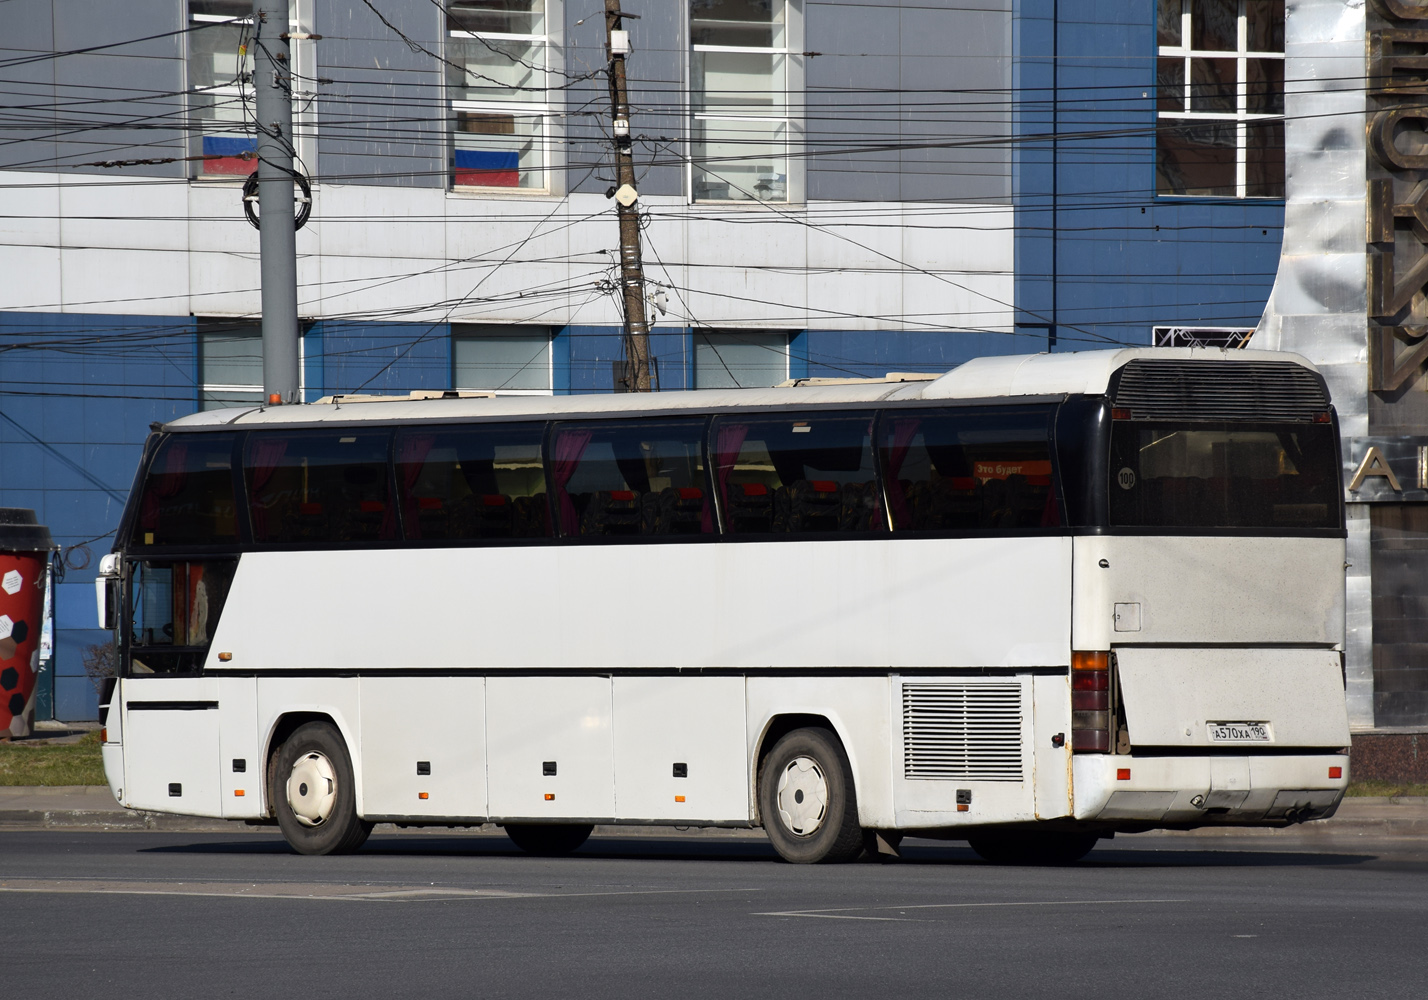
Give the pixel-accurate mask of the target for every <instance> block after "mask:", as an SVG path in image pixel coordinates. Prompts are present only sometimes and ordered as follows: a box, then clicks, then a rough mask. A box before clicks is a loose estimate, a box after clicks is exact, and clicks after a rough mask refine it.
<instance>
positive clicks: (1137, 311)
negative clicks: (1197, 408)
mask: <svg viewBox="0 0 1428 1000" xmlns="http://www.w3.org/2000/svg"><path fill="white" fill-rule="evenodd" d="M1058 15H1059V20H1058ZM1155 16H1156V4H1155V2H1154V0H1112V2H1106V3H1096V4H1082V3H1074V2H1072V0H1019V3H1018V7H1017V10H1016V13H1015V21H1016V39H1017V62H1016V78H1015V94H1016V100H1017V108H1018V120H1017V123H1016V134H1017V142H1016V146H1015V148H1016V160H1015V170H1014V174H1015V179H1016V180H1015V184H1016V197H1015V203H1016V228H1017V241H1016V285H1017V292H1016V304H1017V325H1018V327H1019V328H1021V329H1023V330H1025V331H1027V332H1032V331H1040V332H1041V334H1042V342H1043V344H1045V343H1048V341H1050V342H1052V343H1053V344H1054V348H1055V349H1057V350H1086V349H1090V348H1095V347H1103V346H1106V345H1108V344H1138V345H1144V344H1149V343H1150V342H1151V328H1152V327H1153V326H1158V325H1180V324H1183V325H1187V326H1242V327H1244V328H1246V329H1249V328H1252V327H1254V326H1255V325H1256V323H1258V321H1259V317H1260V314H1261V313H1262V312H1263V310H1264V304H1265V300H1266V299H1267V298H1268V296H1269V291H1270V287H1271V286H1272V284H1273V281H1274V274H1275V268H1276V265H1277V263H1278V259H1279V249H1280V239H1281V234H1282V230H1283V225H1284V204H1283V202H1282V201H1277V200H1269V199H1220V198H1175V197H1161V196H1157V195H1156V193H1155V192H1156V177H1155V124H1156V117H1155V86H1156V48H1157V46H1156V28H1155ZM1053 139H1054V142H1053ZM1053 156H1054V157H1055V160H1056V162H1055V166H1054V167H1053ZM1053 331H1054V338H1053V337H1052V336H1051V334H1052V333H1053Z"/></svg>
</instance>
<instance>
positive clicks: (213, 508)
mask: <svg viewBox="0 0 1428 1000" xmlns="http://www.w3.org/2000/svg"><path fill="white" fill-rule="evenodd" d="M235 437H236V435H234V434H171V435H169V437H167V438H165V439H164V440H163V441H162V442H161V443H160V444H159V447H158V449H157V450H156V451H155V452H154V457H153V460H152V461H151V462H150V463H149V472H148V475H147V476H146V477H145V478H144V487H143V494H142V496H141V497H140V498H139V517H138V523H137V524H136V525H135V527H134V544H136V545H211V544H215V543H223V542H236V541H237V540H238V524H237V517H236V516H235V515H236V511H237V508H236V505H235V504H234V500H233V470H232V465H233V458H232V456H233V440H234V438H235Z"/></svg>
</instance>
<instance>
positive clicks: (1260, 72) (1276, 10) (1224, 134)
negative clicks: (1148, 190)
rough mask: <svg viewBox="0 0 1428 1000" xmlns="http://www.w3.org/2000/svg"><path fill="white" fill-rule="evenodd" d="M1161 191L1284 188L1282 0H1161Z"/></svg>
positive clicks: (1243, 193)
mask: <svg viewBox="0 0 1428 1000" xmlns="http://www.w3.org/2000/svg"><path fill="white" fill-rule="evenodd" d="M1157 34H1158V38H1159V45H1160V49H1159V54H1160V58H1159V60H1158V64H1157V70H1156V74H1157V90H1156V97H1157V109H1158V116H1157V117H1158V121H1157V123H1156V125H1157V128H1156V192H1157V193H1158V194H1164V195H1203V196H1211V197H1218V198H1282V197H1284V0H1160V6H1159V17H1158V26H1157Z"/></svg>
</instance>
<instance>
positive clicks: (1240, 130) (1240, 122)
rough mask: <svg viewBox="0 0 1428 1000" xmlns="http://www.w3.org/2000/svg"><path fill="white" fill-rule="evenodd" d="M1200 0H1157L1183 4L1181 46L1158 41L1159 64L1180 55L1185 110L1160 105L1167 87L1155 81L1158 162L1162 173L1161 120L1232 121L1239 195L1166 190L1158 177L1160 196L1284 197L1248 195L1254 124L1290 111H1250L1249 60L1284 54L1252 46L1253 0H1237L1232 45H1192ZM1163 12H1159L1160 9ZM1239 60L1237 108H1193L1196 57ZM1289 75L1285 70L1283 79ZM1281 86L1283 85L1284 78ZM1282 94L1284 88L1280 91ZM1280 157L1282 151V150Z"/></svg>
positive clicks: (1279, 197) (1281, 117)
mask: <svg viewBox="0 0 1428 1000" xmlns="http://www.w3.org/2000/svg"><path fill="white" fill-rule="evenodd" d="M1194 2H1195V0H1157V3H1159V4H1161V5H1164V4H1172V3H1178V4H1180V43H1181V44H1180V45H1160V44H1159V42H1158V40H1157V45H1156V64H1157V66H1158V65H1159V62H1160V60H1162V59H1176V58H1178V59H1180V60H1181V67H1182V68H1181V77H1182V79H1181V94H1180V105H1181V107H1180V110H1178V111H1166V110H1162V109H1161V108H1160V106H1159V104H1160V100H1161V97H1162V93H1161V91H1162V88H1161V86H1160V83H1159V81H1158V80H1157V82H1156V90H1155V105H1156V108H1155V121H1156V130H1155V131H1156V149H1155V165H1156V171H1157V173H1158V172H1159V165H1160V136H1161V134H1162V128H1161V123H1162V122H1188V123H1193V122H1205V123H1214V122H1230V123H1233V124H1234V128H1235V193H1234V194H1192V193H1190V192H1182V191H1161V190H1160V184H1159V180H1158V178H1157V182H1156V185H1155V187H1156V191H1155V194H1156V197H1158V198H1197V199H1200V198H1218V199H1233V200H1236V201H1241V200H1243V201H1283V200H1284V192H1283V190H1281V191H1280V192H1279V193H1278V194H1254V195H1252V194H1249V193H1248V187H1249V177H1248V166H1249V128H1250V124H1251V123H1255V122H1275V121H1278V122H1284V121H1286V115H1285V114H1284V113H1283V112H1282V111H1281V112H1280V113H1279V114H1266V113H1262V112H1251V111H1250V110H1249V62H1250V60H1251V59H1258V60H1278V61H1279V62H1280V63H1283V62H1284V53H1283V52H1282V51H1281V52H1264V51H1260V50H1257V49H1250V48H1249V19H1248V14H1247V10H1248V2H1249V0H1237V10H1238V12H1237V14H1236V18H1235V24H1236V29H1235V30H1236V44H1235V48H1234V49H1233V50H1231V49H1223V50H1221V49H1195V48H1191V42H1192V27H1193V24H1192V20H1193V19H1192V14H1191V10H1192V7H1193V6H1194ZM1157 14H1158V11H1157ZM1231 58H1232V59H1234V61H1235V110H1234V112H1225V111H1192V110H1190V108H1191V102H1192V101H1193V88H1194V87H1195V81H1194V77H1193V73H1192V64H1193V62H1194V61H1195V60H1205V59H1219V60H1225V59H1231ZM1283 77H1284V74H1283V73H1282V72H1281V73H1280V79H1281V81H1283ZM1281 86H1283V84H1282V82H1281ZM1280 96H1281V98H1282V97H1283V93H1282V92H1281V95H1280ZM1280 156H1281V159H1282V157H1283V150H1282V149H1281V151H1280Z"/></svg>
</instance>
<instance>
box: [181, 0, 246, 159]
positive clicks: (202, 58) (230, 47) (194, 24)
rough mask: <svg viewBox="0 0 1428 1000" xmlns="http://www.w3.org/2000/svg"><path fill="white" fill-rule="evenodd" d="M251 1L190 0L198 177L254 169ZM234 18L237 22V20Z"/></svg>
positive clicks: (191, 85) (190, 73)
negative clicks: (202, 157) (200, 158)
mask: <svg viewBox="0 0 1428 1000" xmlns="http://www.w3.org/2000/svg"><path fill="white" fill-rule="evenodd" d="M252 18H253V4H252V0H189V3H188V20H189V27H190V28H196V29H199V30H196V31H190V32H189V33H188V86H189V94H190V101H191V102H192V110H193V117H194V126H195V133H196V141H195V142H194V144H193V145H194V146H195V147H196V149H195V152H196V153H199V154H202V155H203V156H204V159H203V160H200V161H198V166H197V169H196V170H195V171H194V174H195V175H196V176H200V177H234V176H237V177H247V176H248V175H249V174H251V173H252V172H253V171H254V170H257V169H258V161H257V160H256V159H255V158H254V157H255V156H256V153H257V149H258V141H257V139H256V138H255V136H254V132H253V124H252V118H253V116H252V114H251V113H250V107H251V105H250V103H249V102H251V101H252V100H253V88H252V85H251V83H250V82H249V80H250V79H251V74H252V71H253V57H252V55H251V53H250V52H249V51H248V42H249V41H250V40H251V38H252V33H253V30H252ZM235 19H237V20H235Z"/></svg>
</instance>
